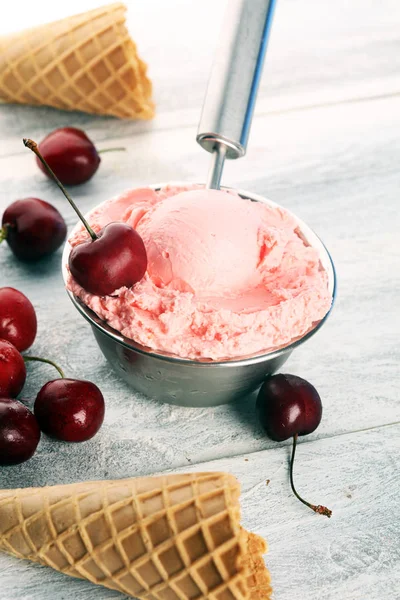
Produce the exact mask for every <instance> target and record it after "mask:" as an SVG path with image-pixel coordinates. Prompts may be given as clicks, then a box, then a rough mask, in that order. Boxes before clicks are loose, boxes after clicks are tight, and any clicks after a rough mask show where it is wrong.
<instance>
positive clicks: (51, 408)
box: [34, 379, 105, 442]
mask: <svg viewBox="0 0 400 600" xmlns="http://www.w3.org/2000/svg"><path fill="white" fill-rule="evenodd" d="M34 412H35V417H36V419H37V421H38V423H39V426H40V429H41V430H42V431H43V432H44V433H47V434H48V435H50V436H52V437H55V438H57V439H59V440H63V441H65V442H84V441H86V440H90V438H92V437H93V436H94V435H95V434H96V433H97V432H98V431H99V429H100V427H101V425H102V423H103V420H104V412H105V406H104V398H103V395H102V393H101V391H100V390H99V388H98V387H97V386H96V385H94V383H91V382H90V381H80V380H78V379H55V380H54V381H49V382H48V383H46V384H45V385H44V386H43V387H42V389H41V390H40V392H39V393H38V395H37V397H36V400H35V406H34Z"/></svg>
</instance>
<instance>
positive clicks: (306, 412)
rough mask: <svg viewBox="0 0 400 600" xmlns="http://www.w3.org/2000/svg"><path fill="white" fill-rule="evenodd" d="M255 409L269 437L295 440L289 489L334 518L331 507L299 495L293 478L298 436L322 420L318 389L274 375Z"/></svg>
mask: <svg viewBox="0 0 400 600" xmlns="http://www.w3.org/2000/svg"><path fill="white" fill-rule="evenodd" d="M256 408H257V413H258V417H259V420H260V423H261V425H262V427H263V429H264V430H265V432H266V434H267V435H268V437H269V438H271V439H272V440H274V441H276V442H283V441H284V440H288V439H289V438H291V437H293V448H292V455H291V459H290V486H291V488H292V491H293V494H294V495H295V496H296V498H297V499H298V500H300V502H302V503H303V504H305V506H308V507H309V508H310V509H311V510H313V511H314V512H315V513H317V514H320V515H325V516H326V517H331V515H332V511H331V510H330V509H329V508H326V506H322V505H315V504H311V503H310V502H307V501H306V500H304V498H302V497H301V496H300V494H299V493H298V492H297V490H296V488H295V485H294V478H293V466H294V459H295V455H296V447H297V440H298V436H299V435H308V434H309V433H312V432H313V431H315V429H316V428H317V427H318V425H319V424H320V422H321V418H322V402H321V398H320V396H319V394H318V392H317V390H316V389H315V387H314V386H313V385H311V383H309V382H308V381H306V380H305V379H302V378H301V377H297V376H296V375H284V374H278V375H272V376H271V377H268V379H266V380H265V381H264V383H263V385H262V386H261V389H260V391H259V394H258V397H257V404H256Z"/></svg>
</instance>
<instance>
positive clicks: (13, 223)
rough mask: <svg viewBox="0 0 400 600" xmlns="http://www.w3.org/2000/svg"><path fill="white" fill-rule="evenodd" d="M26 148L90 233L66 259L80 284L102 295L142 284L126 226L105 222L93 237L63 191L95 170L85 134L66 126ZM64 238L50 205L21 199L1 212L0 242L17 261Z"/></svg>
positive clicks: (134, 237) (133, 237)
mask: <svg viewBox="0 0 400 600" xmlns="http://www.w3.org/2000/svg"><path fill="white" fill-rule="evenodd" d="M24 144H25V146H27V147H28V148H29V149H30V150H32V152H34V153H35V154H36V157H37V163H38V165H39V167H40V168H41V170H42V171H43V172H44V173H45V174H46V175H48V176H49V177H50V178H51V179H53V180H54V181H55V182H56V183H57V185H58V186H59V188H60V189H61V191H62V192H63V194H64V195H65V197H66V198H67V200H68V201H69V203H70V204H71V206H72V207H73V209H74V210H75V212H76V213H77V215H78V217H79V218H80V220H81V221H82V223H83V225H84V226H85V228H86V230H87V232H88V234H89V237H88V241H87V242H83V243H81V244H79V245H78V246H76V247H75V248H73V249H72V251H71V253H70V255H69V262H68V264H69V268H70V271H71V273H72V275H73V276H74V278H75V280H76V281H77V282H78V283H79V285H81V286H82V287H83V288H84V289H85V290H86V291H87V292H90V293H91V294H96V295H99V296H106V295H109V294H112V293H113V292H115V290H117V289H119V288H121V287H124V286H126V287H132V286H133V285H134V284H135V283H137V282H138V281H140V280H141V279H142V277H143V275H144V274H145V272H146V269H147V255H146V249H145V246H144V243H143V240H142V238H141V237H140V235H139V234H138V233H137V232H136V231H135V230H134V229H133V228H132V227H130V225H127V224H126V223H109V224H108V225H106V226H105V227H104V228H103V229H101V230H100V231H99V232H98V233H95V232H94V230H93V229H92V227H91V226H90V225H89V223H87V221H86V219H85V218H84V217H83V215H82V214H81V212H80V210H79V209H78V207H77V206H76V205H75V203H74V201H73V200H72V199H71V197H70V196H69V194H68V192H67V190H66V189H65V188H64V183H65V184H78V183H83V182H85V181H87V180H88V179H90V178H91V177H92V176H93V175H94V173H95V172H96V171H97V168H98V166H99V164H100V157H99V153H98V151H97V150H96V148H95V146H94V144H93V143H92V142H91V140H90V139H89V138H88V137H87V135H86V134H85V133H84V132H83V131H81V130H80V129H75V128H73V127H66V128H63V129H57V130H55V131H53V132H52V133H50V134H49V135H48V136H47V137H46V138H45V139H44V140H43V141H42V142H41V143H40V145H39V146H38V145H37V144H36V143H35V142H33V141H32V140H29V139H24ZM66 234H67V227H66V224H65V221H64V219H63V217H62V215H61V214H60V213H59V211H58V210H57V209H56V208H55V207H54V206H52V205H51V204H49V203H48V202H45V201H44V200H39V199H38V198H25V199H23V200H17V201H16V202H13V203H12V204H11V205H10V206H9V207H8V208H7V209H6V210H5V212H4V214H3V217H2V228H1V229H0V242H1V241H3V240H6V241H7V242H8V245H9V246H10V248H11V250H12V251H13V252H14V254H15V256H17V257H18V258H19V259H20V260H24V261H34V260H38V259H40V258H43V257H44V256H48V255H49V254H52V253H53V252H54V251H55V250H57V249H58V248H59V247H60V246H61V244H62V243H63V242H64V240H65V238H66Z"/></svg>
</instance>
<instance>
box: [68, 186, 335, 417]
mask: <svg viewBox="0 0 400 600" xmlns="http://www.w3.org/2000/svg"><path fill="white" fill-rule="evenodd" d="M177 185H183V183H182V182H179V183H177ZM162 186H163V184H158V185H153V186H150V187H152V188H153V189H160V188H161V187H162ZM225 189H226V188H225ZM236 191H237V192H238V193H239V194H240V195H241V196H242V197H243V198H246V199H250V200H252V201H254V202H264V203H266V204H270V205H272V206H278V205H277V204H276V203H274V202H272V201H270V200H267V199H265V198H263V197H261V196H259V195H257V194H253V193H250V192H246V191H244V190H236ZM287 212H289V213H290V211H287ZM291 214H292V213H291ZM292 216H293V217H294V218H295V219H296V220H297V222H298V225H299V230H300V231H301V232H302V235H303V236H304V238H305V239H306V240H307V242H308V243H309V244H310V245H311V246H313V247H314V248H316V249H317V250H318V252H319V255H320V260H321V264H322V266H323V267H324V269H325V270H326V272H327V273H328V280H329V291H330V293H331V294H332V306H333V301H334V299H335V294H336V275H335V269H334V265H333V262H332V259H331V257H330V255H329V252H328V251H327V249H326V248H325V246H324V244H323V243H322V242H321V240H320V239H319V238H318V236H317V235H316V234H315V233H314V232H313V231H312V230H311V229H310V228H309V227H308V226H307V225H306V224H305V223H304V222H303V221H301V220H300V219H298V218H297V217H296V216H295V215H293V214H292ZM78 226H79V223H78V224H77V226H76V228H77V227H78ZM76 228H75V229H76ZM75 229H74V231H75ZM70 251H71V246H70V245H69V243H68V242H67V243H66V245H65V247H64V252H63V257H62V270H63V277H64V281H66V276H67V264H68V256H69V253H70ZM68 295H69V297H70V298H71V300H72V303H73V305H74V306H75V308H76V309H77V310H78V311H79V312H80V314H81V315H82V316H83V317H84V318H85V319H86V320H87V321H88V322H89V323H90V325H91V327H92V330H93V333H94V336H95V338H96V341H97V343H98V345H99V347H100V349H101V351H102V352H103V354H104V356H105V357H106V359H107V360H108V361H109V362H110V364H111V366H112V367H113V368H114V369H115V371H116V372H117V373H118V374H119V375H120V376H121V377H122V379H124V380H125V381H126V382H127V383H128V384H130V385H131V386H132V387H133V388H134V389H135V390H137V391H139V392H141V393H143V394H146V395H147V396H150V397H153V398H156V399H158V400H161V401H164V402H169V403H172V404H179V405H181V406H198V407H203V406H216V405H218V404H224V403H226V402H231V401H233V400H236V399H239V398H242V397H243V396H244V395H246V394H248V393H250V392H252V391H254V390H255V389H257V388H258V387H259V386H260V385H261V383H262V381H263V380H264V379H265V376H266V375H270V374H272V373H275V372H276V371H277V370H278V369H279V368H280V367H281V366H282V365H283V364H284V363H285V362H286V360H287V359H288V358H289V356H290V355H291V353H292V352H293V350H294V349H295V348H297V347H298V346H300V344H302V343H303V342H305V341H306V340H308V339H309V338H310V337H311V336H312V335H314V333H316V331H318V329H319V328H320V327H321V326H322V324H323V323H325V321H326V319H327V318H328V316H329V314H330V312H331V310H332V306H331V309H330V311H329V312H328V314H327V315H325V317H324V318H323V319H322V320H321V321H319V322H317V323H315V326H314V327H313V329H312V330H311V331H309V332H308V333H307V334H306V335H304V336H303V337H301V338H300V339H297V340H295V341H293V342H292V343H291V344H289V345H288V346H285V347H283V348H280V349H279V350H276V351H274V352H267V353H265V354H255V355H251V356H243V357H240V358H236V359H233V360H226V361H212V360H189V359H183V358H179V357H177V356H174V355H170V354H167V353H164V352H154V351H152V350H150V349H149V348H145V347H143V346H141V345H140V344H137V343H135V342H134V341H133V340H131V339H129V338H126V337H124V336H123V335H122V334H121V333H120V332H119V331H116V330H115V329H113V328H111V327H109V326H108V325H107V323H105V322H104V321H103V320H102V319H100V318H99V317H98V316H97V315H96V314H95V313H94V312H93V311H91V310H90V309H89V308H88V307H87V306H85V305H84V304H83V302H81V300H79V298H77V297H75V296H74V295H73V294H72V293H71V292H69V291H68Z"/></svg>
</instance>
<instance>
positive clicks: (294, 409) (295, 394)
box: [257, 374, 322, 442]
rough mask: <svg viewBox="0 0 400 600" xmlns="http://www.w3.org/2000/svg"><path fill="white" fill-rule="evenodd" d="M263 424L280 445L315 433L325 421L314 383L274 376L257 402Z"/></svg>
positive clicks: (298, 378)
mask: <svg viewBox="0 0 400 600" xmlns="http://www.w3.org/2000/svg"><path fill="white" fill-rule="evenodd" d="M257 411H258V415H259V419H260V422H261V424H262V426H263V427H264V429H265V431H266V433H267V435H268V437H270V438H271V439H272V440H275V441H277V442H282V441H283V440H287V439H288V438H290V437H293V436H294V435H296V434H298V435H307V434H308V433H312V432H313V431H314V430H315V429H316V428H317V427H318V425H319V424H320V422H321V417H322V403H321V398H320V396H319V394H318V392H317V390H316V389H315V387H314V386H313V385H311V383H308V381H306V380H305V379H302V378H301V377H297V376H296V375H283V374H279V375H273V376H272V377H269V378H268V379H267V380H266V381H265V382H264V384H263V385H262V387H261V389H260V392H259V394H258V398H257Z"/></svg>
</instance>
